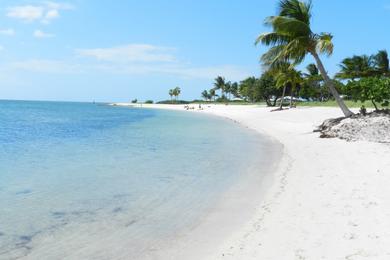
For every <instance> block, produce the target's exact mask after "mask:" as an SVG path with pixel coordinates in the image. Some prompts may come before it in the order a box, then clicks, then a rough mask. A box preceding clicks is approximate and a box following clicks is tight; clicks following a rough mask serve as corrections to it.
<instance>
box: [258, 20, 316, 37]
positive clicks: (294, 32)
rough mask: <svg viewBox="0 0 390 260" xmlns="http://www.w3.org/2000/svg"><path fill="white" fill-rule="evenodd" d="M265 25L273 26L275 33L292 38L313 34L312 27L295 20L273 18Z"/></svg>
mask: <svg viewBox="0 0 390 260" xmlns="http://www.w3.org/2000/svg"><path fill="white" fill-rule="evenodd" d="M265 23H266V24H269V25H271V26H272V28H273V29H274V31H275V32H278V33H283V34H288V35H290V36H303V35H306V36H308V35H310V34H311V30H310V27H309V26H308V25H307V24H306V23H305V22H302V21H300V20H298V19H295V18H290V17H286V16H271V17H268V18H267V19H266V21H265Z"/></svg>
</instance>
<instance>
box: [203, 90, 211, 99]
mask: <svg viewBox="0 0 390 260" xmlns="http://www.w3.org/2000/svg"><path fill="white" fill-rule="evenodd" d="M202 98H204V100H205V101H208V100H209V99H210V94H209V92H208V91H207V90H203V92H202Z"/></svg>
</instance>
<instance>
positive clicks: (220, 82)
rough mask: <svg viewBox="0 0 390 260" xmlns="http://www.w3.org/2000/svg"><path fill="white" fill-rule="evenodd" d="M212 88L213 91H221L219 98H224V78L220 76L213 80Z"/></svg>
mask: <svg viewBox="0 0 390 260" xmlns="http://www.w3.org/2000/svg"><path fill="white" fill-rule="evenodd" d="M214 86H215V87H214V89H215V90H218V89H220V90H221V98H224V96H225V87H226V82H225V78H224V77H221V76H218V77H217V78H216V79H215V82H214Z"/></svg>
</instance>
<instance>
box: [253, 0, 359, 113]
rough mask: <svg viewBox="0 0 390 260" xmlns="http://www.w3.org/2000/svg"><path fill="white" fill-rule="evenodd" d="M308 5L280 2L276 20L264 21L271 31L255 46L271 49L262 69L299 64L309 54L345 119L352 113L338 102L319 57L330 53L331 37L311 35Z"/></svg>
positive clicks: (261, 36)
mask: <svg viewBox="0 0 390 260" xmlns="http://www.w3.org/2000/svg"><path fill="white" fill-rule="evenodd" d="M311 9H312V4H311V2H310V1H309V2H302V1H299V0H281V1H280V2H279V13H278V15H277V16H271V17H268V18H267V19H266V21H265V24H266V25H268V26H271V27H272V29H273V31H272V32H269V33H263V34H261V35H260V36H259V37H258V38H257V40H256V44H259V43H262V44H264V45H267V46H271V48H270V49H269V50H268V52H266V53H265V54H264V55H263V56H262V58H261V59H262V61H263V62H264V64H265V65H270V66H272V65H274V64H276V63H278V62H282V61H291V62H292V63H293V64H294V65H296V64H299V63H301V62H302V61H303V60H304V58H305V57H306V55H307V54H311V55H312V56H313V57H314V59H315V61H316V64H317V67H318V69H319V71H320V72H321V75H322V77H323V79H324V81H325V83H326V85H327V86H328V88H329V90H330V92H331V93H332V95H333V96H334V98H335V99H336V101H337V103H338V105H339V107H340V108H341V110H342V111H343V113H344V115H345V116H351V115H353V113H352V112H351V111H350V110H349V109H348V107H347V106H346V105H345V103H344V101H343V100H342V99H341V98H340V95H339V93H338V92H337V90H336V87H335V85H334V83H333V82H332V81H331V79H330V78H329V76H328V74H327V72H326V70H325V67H324V65H323V64H322V61H321V59H320V56H319V55H320V54H327V55H328V56H329V55H331V54H332V53H333V43H332V38H333V36H332V35H331V34H329V33H320V34H317V33H314V32H312V30H311V28H310V19H311Z"/></svg>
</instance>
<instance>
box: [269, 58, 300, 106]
mask: <svg viewBox="0 0 390 260" xmlns="http://www.w3.org/2000/svg"><path fill="white" fill-rule="evenodd" d="M275 80H276V86H277V87H279V88H280V87H283V94H282V99H281V102H280V107H279V109H280V110H281V109H282V108H283V101H284V95H285V93H286V87H287V86H290V88H291V96H290V108H291V107H293V99H294V91H295V89H296V87H297V85H298V84H300V83H301V82H302V80H303V79H302V73H301V72H300V71H297V70H296V69H294V67H293V66H291V65H290V64H288V63H286V64H284V66H283V67H282V68H280V69H279V70H276V72H275Z"/></svg>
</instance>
